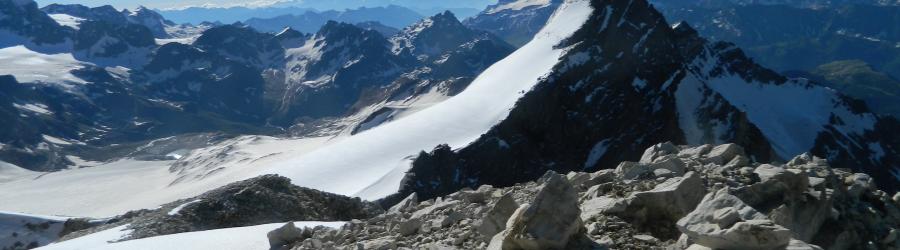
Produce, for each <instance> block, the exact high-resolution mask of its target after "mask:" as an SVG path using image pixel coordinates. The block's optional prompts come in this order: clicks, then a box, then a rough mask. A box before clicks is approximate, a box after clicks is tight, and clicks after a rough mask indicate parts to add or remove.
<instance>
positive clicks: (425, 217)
mask: <svg viewBox="0 0 900 250" xmlns="http://www.w3.org/2000/svg"><path fill="white" fill-rule="evenodd" d="M641 159H642V160H641V161H642V163H643V164H653V163H660V162H665V161H672V160H677V161H680V162H682V163H683V166H684V168H685V170H686V172H685V173H671V172H666V173H664V174H662V175H657V174H656V173H654V172H652V171H651V172H647V173H645V174H643V175H639V176H638V177H633V176H626V175H625V174H624V173H621V172H619V173H617V172H613V171H610V170H604V171H598V172H595V173H577V172H573V173H569V174H567V175H565V176H564V175H559V174H556V173H554V172H552V171H551V172H548V173H547V174H546V175H544V177H542V178H541V179H539V180H537V181H534V182H527V183H520V184H516V185H513V186H510V187H506V188H494V187H491V186H481V187H479V188H478V189H477V190H471V189H464V190H462V191H458V192H456V193H453V194H450V195H447V196H444V197H438V198H436V199H430V200H419V199H417V198H415V196H409V197H407V199H404V202H401V203H399V204H397V205H396V206H394V207H393V208H391V209H389V211H391V212H388V213H385V214H381V215H378V216H376V217H373V218H371V219H368V220H354V221H351V222H350V223H348V224H347V225H345V226H344V227H343V228H340V229H328V228H318V229H305V230H303V234H304V236H303V237H300V238H296V241H294V242H292V243H290V244H288V245H287V247H288V248H292V249H349V248H356V247H357V246H363V247H364V248H365V249H421V248H425V249H604V248H609V249H662V248H667V249H848V248H858V247H860V246H866V247H867V248H872V249H892V248H896V247H900V241H898V237H897V234H898V233H897V232H898V230H897V228H898V227H900V210H898V209H900V202H898V201H900V198H897V199H895V197H900V195H893V196H892V195H889V194H887V193H885V192H883V191H878V190H875V189H874V188H872V187H871V186H866V183H869V182H868V181H867V180H866V176H865V175H863V174H859V173H851V172H847V171H845V170H842V169H833V168H831V167H829V165H828V164H827V162H826V161H825V160H823V159H821V158H816V157H813V156H811V155H809V154H804V155H800V156H797V157H795V158H793V159H792V160H791V161H790V162H789V163H787V164H774V163H771V164H761V163H757V162H753V161H751V160H750V159H749V158H748V155H747V154H746V153H745V151H744V149H743V148H742V147H740V146H738V145H735V144H725V145H719V146H713V145H701V146H695V147H687V146H676V145H673V144H671V143H663V144H658V145H654V146H652V147H650V148H649V149H647V150H646V151H645V152H644V157H642V158H641ZM586 183H589V184H587V185H589V186H590V187H586V188H585V187H584V184H586ZM857 192H858V193H857ZM519 204H522V205H519ZM499 222H504V223H503V224H501V223H499ZM273 234H275V233H273ZM279 244H283V242H280V243H279Z"/></svg>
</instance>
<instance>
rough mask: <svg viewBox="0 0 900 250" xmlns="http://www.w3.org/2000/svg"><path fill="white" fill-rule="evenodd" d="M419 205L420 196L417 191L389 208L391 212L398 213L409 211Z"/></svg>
mask: <svg viewBox="0 0 900 250" xmlns="http://www.w3.org/2000/svg"><path fill="white" fill-rule="evenodd" d="M418 205H419V197H418V196H417V195H416V193H412V194H410V195H409V196H407V197H406V198H404V199H403V200H402V201H400V203H397V205H394V206H392V207H391V208H389V209H388V211H387V212H388V213H389V214H397V213H409V212H412V211H415V210H416V207H417V206H418Z"/></svg>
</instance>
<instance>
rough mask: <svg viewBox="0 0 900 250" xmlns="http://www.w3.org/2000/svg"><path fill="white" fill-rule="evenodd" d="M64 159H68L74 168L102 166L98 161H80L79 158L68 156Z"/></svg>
mask: <svg viewBox="0 0 900 250" xmlns="http://www.w3.org/2000/svg"><path fill="white" fill-rule="evenodd" d="M66 159H68V160H69V161H71V162H72V163H74V164H75V166H74V168H89V167H94V166H99V165H102V164H103V163H102V162H98V161H88V160H85V159H81V157H78V156H74V155H68V156H66Z"/></svg>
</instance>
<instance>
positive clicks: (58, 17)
mask: <svg viewBox="0 0 900 250" xmlns="http://www.w3.org/2000/svg"><path fill="white" fill-rule="evenodd" d="M48 16H50V18H53V20H54V21H56V23H59V25H62V26H68V27H71V28H73V29H78V28H79V25H81V22H84V20H85V19H84V18H80V17H75V16H72V15H69V14H49V15H48Z"/></svg>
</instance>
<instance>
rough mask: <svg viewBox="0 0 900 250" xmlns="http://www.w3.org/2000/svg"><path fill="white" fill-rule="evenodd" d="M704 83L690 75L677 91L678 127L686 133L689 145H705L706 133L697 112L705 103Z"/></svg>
mask: <svg viewBox="0 0 900 250" xmlns="http://www.w3.org/2000/svg"><path fill="white" fill-rule="evenodd" d="M702 88H703V87H702V83H701V82H700V80H699V79H697V78H696V77H694V75H693V74H688V75H687V76H686V77H685V78H684V79H683V80H682V81H681V83H680V84H679V85H678V89H677V90H675V109H676V110H678V127H679V128H681V130H682V132H683V133H684V138H685V139H686V140H687V143H688V145H699V144H703V142H704V140H703V137H704V134H705V133H704V132H703V130H702V129H701V128H700V123H699V119H698V118H697V110H698V109H699V108H700V104H701V102H702V101H703V98H704V97H703V89H702Z"/></svg>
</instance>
